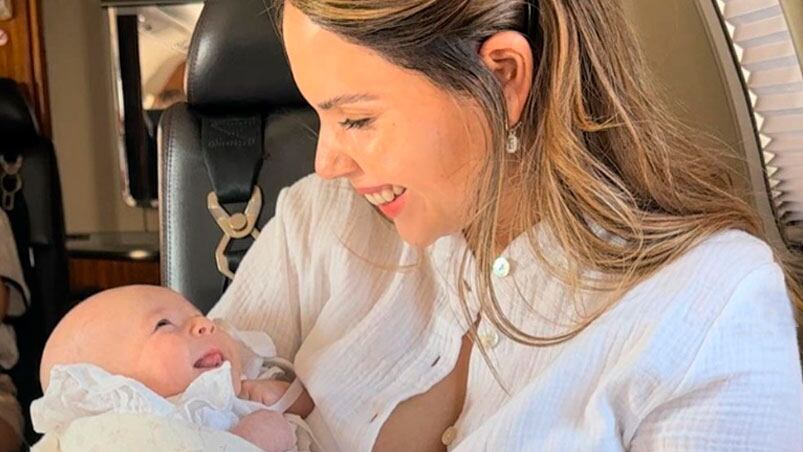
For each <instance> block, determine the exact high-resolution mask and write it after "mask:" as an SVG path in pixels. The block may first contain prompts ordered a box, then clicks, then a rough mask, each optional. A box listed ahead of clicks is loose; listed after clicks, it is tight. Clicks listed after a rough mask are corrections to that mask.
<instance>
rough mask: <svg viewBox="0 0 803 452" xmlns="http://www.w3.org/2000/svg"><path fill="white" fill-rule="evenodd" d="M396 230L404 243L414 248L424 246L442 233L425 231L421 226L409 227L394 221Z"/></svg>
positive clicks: (430, 243)
mask: <svg viewBox="0 0 803 452" xmlns="http://www.w3.org/2000/svg"><path fill="white" fill-rule="evenodd" d="M396 230H397V231H398V232H399V236H400V237H401V239H402V240H404V242H405V243H407V244H408V245H410V246H413V247H416V248H426V247H428V246H429V245H432V244H433V243H435V241H436V240H438V239H439V238H440V237H441V236H442V235H443V234H436V233H433V232H432V231H427V230H426V229H424V228H421V227H410V226H408V225H405V224H404V223H401V224H400V223H399V222H397V223H396Z"/></svg>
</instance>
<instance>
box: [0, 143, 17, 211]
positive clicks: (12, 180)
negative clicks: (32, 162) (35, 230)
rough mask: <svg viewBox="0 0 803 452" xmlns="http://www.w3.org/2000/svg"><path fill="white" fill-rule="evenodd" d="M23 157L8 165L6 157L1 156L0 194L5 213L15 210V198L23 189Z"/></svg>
mask: <svg viewBox="0 0 803 452" xmlns="http://www.w3.org/2000/svg"><path fill="white" fill-rule="evenodd" d="M21 168H22V156H21V155H18V156H17V160H16V161H14V162H13V163H8V162H7V161H6V157H5V156H4V155H0V169H2V172H0V194H2V206H3V210H5V211H8V212H10V211H12V210H14V197H15V196H16V195H17V192H18V191H20V190H21V189H22V176H20V169H21Z"/></svg>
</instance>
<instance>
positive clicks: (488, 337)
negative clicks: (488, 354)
mask: <svg viewBox="0 0 803 452" xmlns="http://www.w3.org/2000/svg"><path fill="white" fill-rule="evenodd" d="M480 342H481V343H482V346H483V347H485V348H486V349H489V350H490V349H493V348H496V346H497V345H499V333H497V332H496V330H489V331H486V332H484V333H482V334H480Z"/></svg>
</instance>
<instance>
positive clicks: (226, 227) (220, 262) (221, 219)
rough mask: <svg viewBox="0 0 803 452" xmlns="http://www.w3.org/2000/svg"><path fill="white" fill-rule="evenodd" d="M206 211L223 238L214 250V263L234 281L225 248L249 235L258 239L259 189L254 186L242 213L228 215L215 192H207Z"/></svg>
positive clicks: (260, 193) (260, 198) (260, 203)
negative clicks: (210, 215)
mask: <svg viewBox="0 0 803 452" xmlns="http://www.w3.org/2000/svg"><path fill="white" fill-rule="evenodd" d="M206 205H207V209H209V213H210V214H212V218H214V219H215V221H216V222H217V225H218V226H219V227H220V230H222V231H223V237H221V238H220V243H218V245H217V249H215V262H216V263H217V269H218V271H219V272H220V273H221V274H223V275H224V276H226V277H227V278H229V279H234V272H233V271H231V267H230V266H229V259H228V258H227V257H226V248H228V246H229V243H231V241H232V240H238V239H243V238H246V237H248V236H249V235H250V236H251V237H253V238H254V239H257V238H259V229H257V227H256V224H257V220H258V219H259V213H260V212H261V211H262V191H261V190H260V189H259V187H257V186H254V191H253V192H252V193H251V199H249V200H248V205H246V207H245V210H244V211H243V212H238V213H235V214H234V215H230V214H229V213H228V212H226V209H224V208H223V207H222V206H221V205H220V202H219V201H218V198H217V195H216V194H215V192H213V191H212V192H209V194H208V195H207V197H206Z"/></svg>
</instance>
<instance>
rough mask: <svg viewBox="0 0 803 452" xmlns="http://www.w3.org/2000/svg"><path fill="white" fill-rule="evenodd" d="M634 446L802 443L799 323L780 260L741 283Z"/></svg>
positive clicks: (774, 447)
mask: <svg viewBox="0 0 803 452" xmlns="http://www.w3.org/2000/svg"><path fill="white" fill-rule="evenodd" d="M631 450H632V451H639V452H640V451H645V452H646V451H650V452H661V451H691V452H694V451H722V452H725V451H727V452H736V451H748V450H750V451H795V452H799V451H801V450H803V383H801V370H800V361H799V355H798V346H797V339H796V335H795V325H794V319H793V315H792V309H791V304H790V302H789V298H788V295H787V293H786V288H785V286H784V282H783V275H782V274H781V271H780V269H779V268H778V267H777V266H776V265H774V264H768V265H764V266H762V267H759V268H758V269H756V270H754V271H753V272H752V273H751V274H750V275H748V276H747V277H746V278H745V279H744V280H743V281H742V282H741V283H740V284H739V286H738V287H737V289H736V291H735V292H734V294H733V296H732V297H731V299H730V301H729V302H728V304H727V306H726V307H725V309H724V310H723V312H722V313H721V314H720V316H719V318H718V319H717V320H716V321H715V323H714V325H713V326H712V328H711V330H710V331H709V333H708V335H707V336H706V339H705V340H704V342H703V343H702V345H701V347H700V349H699V350H698V351H697V353H696V355H695V358H694V360H693V362H692V363H691V365H690V366H689V368H688V369H687V371H686V373H685V376H684V378H683V380H681V382H680V384H679V386H677V387H676V388H675V390H674V391H673V392H672V393H671V394H668V395H667V396H666V397H665V398H664V399H663V402H662V403H661V404H660V405H658V406H657V407H656V408H654V409H652V410H651V411H650V412H649V413H647V415H646V416H645V417H644V419H643V421H642V422H641V424H640V426H639V428H638V430H637V431H636V434H635V436H634V438H633V441H632V442H631Z"/></svg>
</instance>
